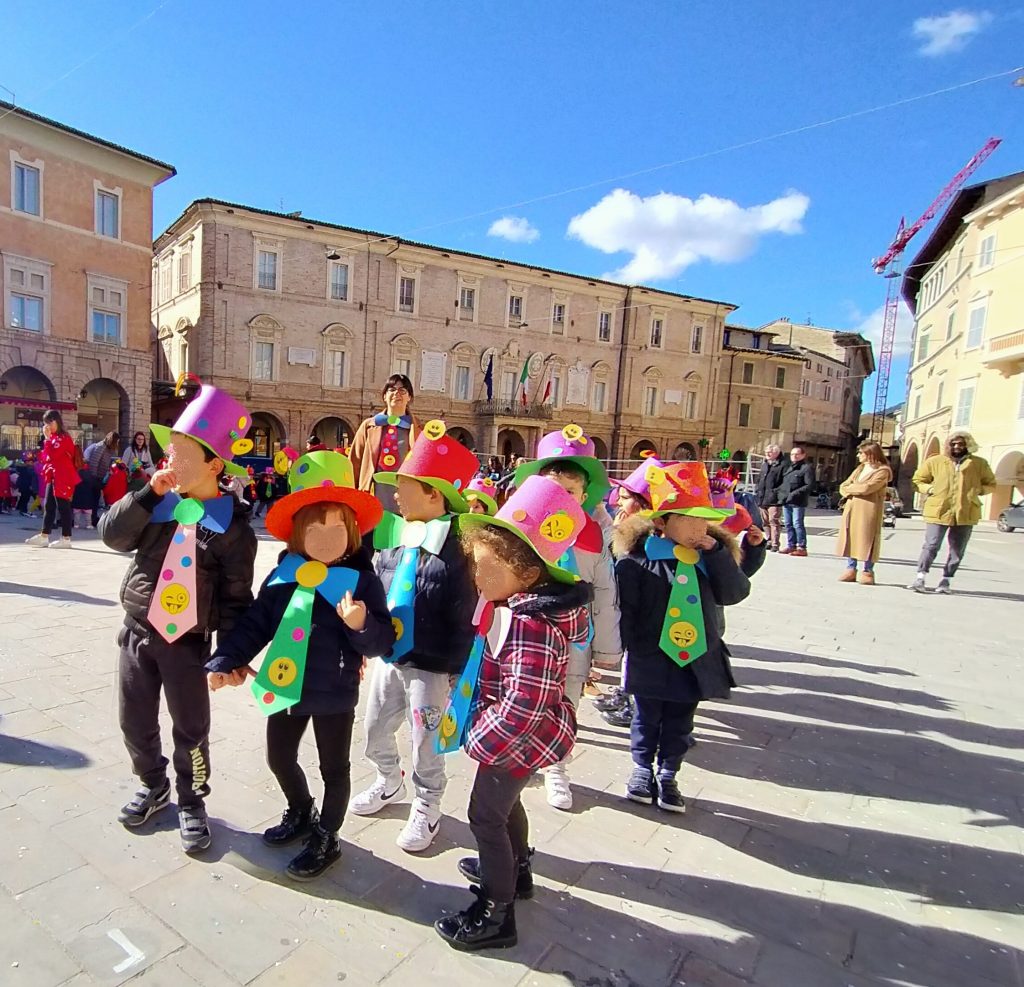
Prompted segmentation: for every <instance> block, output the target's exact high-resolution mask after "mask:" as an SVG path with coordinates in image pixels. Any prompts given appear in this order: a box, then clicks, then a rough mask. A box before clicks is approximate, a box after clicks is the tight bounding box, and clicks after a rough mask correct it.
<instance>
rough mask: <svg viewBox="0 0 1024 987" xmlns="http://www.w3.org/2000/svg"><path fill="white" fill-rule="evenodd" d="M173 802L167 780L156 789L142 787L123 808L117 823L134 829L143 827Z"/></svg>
mask: <svg viewBox="0 0 1024 987" xmlns="http://www.w3.org/2000/svg"><path fill="white" fill-rule="evenodd" d="M170 802H171V783H170V781H168V780H167V779H166V778H165V779H164V781H163V784H162V785H158V786H157V787H156V788H147V787H146V786H145V785H143V786H142V788H140V789H139V790H138V791H137V792H136V793H135V794H134V795H133V796H132V799H131V801H130V802H128V803H127V804H126V805H123V806H121V811H120V812H119V813H118V814H117V821H118V822H119V823H120V824H121V825H122V826H127V827H128V828H129V829H134V828H135V827H136V826H141V825H142V824H143V823H144V822H145V821H146V820H147V819H148V818H149V817H150V816H151V815H153V813H154V812H159V811H160V810H161V809H165V808H166V807H167V806H168V805H170Z"/></svg>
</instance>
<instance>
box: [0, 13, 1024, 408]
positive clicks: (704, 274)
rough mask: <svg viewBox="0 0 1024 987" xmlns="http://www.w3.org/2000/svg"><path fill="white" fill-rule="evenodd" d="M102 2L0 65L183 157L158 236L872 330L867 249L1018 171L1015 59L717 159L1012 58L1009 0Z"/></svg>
mask: <svg viewBox="0 0 1024 987" xmlns="http://www.w3.org/2000/svg"><path fill="white" fill-rule="evenodd" d="M103 9H104V16H103V17H102V18H100V17H98V16H97V14H96V8H95V7H94V6H93V5H91V4H79V3H72V2H62V3H52V2H45V0H39V2H37V3H35V4H33V5H32V16H28V17H22V18H20V19H8V21H7V23H6V24H5V31H6V33H7V37H6V38H5V43H4V54H5V57H4V60H3V62H2V63H0V85H2V86H4V87H6V88H7V89H9V90H13V91H14V93H15V95H16V97H17V101H18V102H19V103H21V104H22V105H25V106H27V107H28V108H30V109H32V110H35V111H36V112H39V113H43V114H45V115H48V116H52V117H55V118H57V119H59V120H61V121H64V122H66V123H69V124H71V125H73V126H77V127H80V128H82V129H84V130H87V131H90V132H93V133H96V134H99V135H101V136H103V137H106V138H108V139H110V140H114V141H117V142H119V143H123V144H125V145H127V146H129V147H132V148H134V149H136V150H139V151H142V152H144V153H147V154H151V155H153V156H155V157H158V158H162V159H164V160H167V161H170V162H171V163H172V164H174V165H175V166H176V167H177V169H178V176H177V177H176V178H174V179H172V180H171V181H169V182H167V183H165V184H164V185H163V186H162V187H161V188H159V189H158V190H157V193H156V203H155V212H156V215H155V229H156V231H157V232H159V231H160V230H162V229H163V228H164V227H165V226H166V225H167V224H168V223H169V222H171V221H172V220H173V219H174V218H175V217H176V216H177V215H178V214H179V213H180V211H181V210H182V209H183V208H184V207H185V206H186V205H187V204H188V202H190V201H191V200H192V199H194V198H201V197H204V196H213V197H218V198H224V199H231V200H235V201H239V202H242V203H246V204H249V205H253V206H258V207H262V208H267V209H283V210H284V211H291V210H295V209H301V210H302V211H303V213H304V214H305V215H307V216H311V217H314V218H317V219H324V220H329V221H334V222H339V223H343V224H348V225H352V226H359V227H366V228H370V229H376V230H381V231H384V232H388V233H395V234H399V235H404V236H406V237H409V238H413V239H419V240H424V241H426V242H432V243H438V244H443V245H448V246H451V247H453V248H456V249H462V250H469V251H473V252H480V253H487V254H496V255H499V256H504V257H509V258H512V259H515V260H519V261H523V262H525V263H532V264H538V265H543V266H547V267H555V268H561V269H565V270H569V271H575V272H579V273H585V274H590V275H605V274H613V273H615V274H617V276H619V277H624V278H631V277H634V276H635V277H636V278H637V279H638V280H643V281H646V282H649V283H652V284H656V285H657V286H659V287H663V288H666V289H669V290H673V291H680V292H684V293H689V294H694V295H699V296H702V297H708V298H716V299H722V300H725V301H730V302H734V303H737V304H739V305H740V309H739V311H738V312H737V313H736V316H735V319H736V321H739V322H743V323H746V324H754V325H757V324H761V323H763V322H767V321H769V320H771V319H774V318H776V317H778V316H789V317H791V318H792V319H794V320H804V319H806V318H808V317H810V319H811V320H813V321H814V322H815V323H816V324H818V325H827V326H831V327H835V328H863V329H867V330H871V329H873V328H874V327H875V325H876V323H877V322H878V312H879V309H880V307H881V305H882V303H883V301H884V290H885V285H884V282H883V281H882V279H881V278H879V277H877V276H876V275H875V274H873V273H872V270H871V267H870V259H871V258H872V257H874V256H876V255H878V254H880V253H882V252H883V250H884V249H885V247H886V246H887V244H888V242H889V240H890V238H891V236H892V234H893V232H894V230H895V227H896V224H897V222H898V221H899V218H900V216H901V215H904V214H906V215H907V218H908V221H909V220H911V219H913V218H916V216H917V215H918V214H919V213H920V212H921V211H923V209H924V208H925V207H926V206H927V205H928V204H929V203H930V202H931V200H932V198H933V197H934V195H935V194H936V193H937V192H938V191H939V189H940V188H941V187H942V186H943V185H944V184H945V182H946V181H947V180H948V178H949V177H951V176H952V175H953V174H954V173H955V172H956V171H958V170H959V168H960V167H961V166H962V165H963V164H964V163H965V162H966V160H967V159H968V158H969V157H970V156H971V155H972V154H973V153H974V151H975V150H976V149H977V148H978V147H980V146H981V144H982V143H983V142H984V141H985V140H986V139H987V138H988V137H989V136H991V135H997V136H1000V137H1003V138H1004V143H1003V145H1002V147H1000V149H999V150H998V151H997V152H996V154H995V155H994V156H993V157H992V158H991V159H990V160H989V162H988V163H987V164H986V165H984V166H983V168H982V170H980V171H979V172H978V173H977V175H976V176H975V179H974V180H978V179H983V178H986V177H995V176H998V175H1001V174H1007V173H1010V172H1014V171H1020V170H1024V144H1022V141H1024V89H1022V88H1014V87H1013V85H1012V83H1013V81H1014V79H1015V78H1016V75H1006V76H1003V77H1002V78H998V79H995V80H992V81H988V82H982V83H979V84H977V85H972V86H967V87H964V88H959V89H957V90H955V91H953V92H950V93H946V94H944V95H937V96H933V97H930V98H927V99H921V100H917V101H914V102H911V103H908V104H906V105H903V106H899V107H893V108H890V109H884V110H880V111H879V112H876V113H871V114H867V115H863V116H859V117H856V118H854V119H849V120H845V121H841V122H837V123H834V124H830V125H826V126H820V127H815V128H813V129H809V130H806V131H804V132H802V133H798V134H793V135H790V136H786V137H780V138H778V139H772V140H766V141H760V142H756V143H752V144H750V146H747V147H743V148H740V149H735V150H728V151H724V152H723V153H709V152H715V151H718V150H719V149H722V148H730V147H732V146H734V145H737V144H745V143H747V142H752V141H758V139H759V138H762V137H766V136H769V135H773V134H776V133H779V132H784V131H790V130H793V129H796V128H800V127H805V126H807V125H811V124H817V123H819V122H823V121H829V120H833V119H835V118H837V117H844V116H847V115H848V114H851V113H854V112H856V111H859V110H865V109H870V108H873V107H879V106H884V105H886V104H890V103H893V102H895V101H897V100H901V99H905V98H907V97H914V96H919V95H922V94H926V93H931V92H934V91H935V90H940V89H945V88H947V87H953V86H958V85H960V84H962V83H966V82H970V81H971V80H975V79H979V78H981V77H984V76H988V75H992V74H995V73H1000V72H1005V71H1007V70H1010V69H1013V68H1014V66H1016V65H1019V64H1020V63H1021V62H1022V61H1024V45H1022V44H1021V42H1022V40H1024V6H1021V5H1018V4H1014V3H1004V2H980V3H974V2H973V0H969V2H967V3H965V4H964V5H956V4H954V3H950V2H948V0H936V2H916V0H903V2H901V3H899V4H869V3H866V2H849V3H838V2H832V3H821V2H820V0H816V2H809V0H790V2H788V3H786V4H779V3H776V2H767V0H763V2H754V0H751V2H747V3H722V2H721V0H689V2H686V3H682V2H670V0H664V2H661V3H643V2H641V3H635V4H622V3H612V2H605V0H600V2H593V0H591V2H587V3H582V2H565V3H552V2H550V0H546V2H534V0H531V2H507V3H500V4H499V3H496V2H495V3H488V2H480V3H469V2H466V0H462V2H434V3H422V2H410V0H393V2H391V3H388V4H370V3H361V4H359V3H342V2H320V0H302V2H300V3H293V4H292V5H290V6H287V5H281V4H280V3H269V2H265V0H249V2H247V3H244V4H243V3H239V2H224V3H218V4H209V3H204V2H200V0H135V2H131V3H129V2H123V0H111V2H109V3H106V4H104V5H103ZM150 13H151V14H152V16H147V15H148V14H150ZM2 95H3V97H4V98H9V93H6V92H2ZM668 162H681V163H677V164H674V165H672V166H670V167H664V168H657V166H659V165H662V164H665V163H668ZM652 168H657V170H647V169H652ZM627 175H632V177H622V176H627ZM572 189H576V191H568V190H572ZM616 190H621V191H616ZM702 197H705V198H702ZM520 203H522V204H520ZM501 220H505V221H504V222H500V221H501ZM496 222H498V225H497V227H496V228H495V230H494V231H493V232H492V234H490V235H489V232H488V231H489V230H491V228H492V225H493V224H495V223H496ZM498 233H503V234H504V236H499V235H496V234H498ZM926 235H927V232H926V233H924V234H922V235H921V237H920V240H919V241H917V242H916V243H915V244H914V245H912V247H911V252H912V251H913V249H915V247H916V246H919V245H920V243H921V242H923V240H924V237H925V236H926ZM872 317H874V320H873V321H872ZM902 335H903V338H902V340H901V342H902V343H903V344H904V349H905V344H906V342H907V338H906V337H907V335H908V334H907V332H905V331H904V333H903V334H902ZM905 367H906V361H905V359H899V358H898V359H897V361H895V363H894V370H893V378H892V384H891V386H890V397H893V396H895V397H900V396H901V395H902V391H903V374H904V372H905ZM872 394H873V388H872V387H871V385H870V384H869V386H868V388H867V389H866V391H865V398H866V403H867V404H870V402H871V399H872Z"/></svg>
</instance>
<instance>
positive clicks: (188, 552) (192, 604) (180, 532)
mask: <svg viewBox="0 0 1024 987" xmlns="http://www.w3.org/2000/svg"><path fill="white" fill-rule="evenodd" d="M233 510H234V498H233V497H216V498H214V499H213V500H207V501H202V500H196V499H195V498H194V497H188V498H186V499H182V498H181V497H179V496H178V495H177V494H174V493H169V494H165V495H164V497H163V500H161V502H160V503H159V504H158V505H157V506H156V509H155V510H154V511H153V515H152V518H151V521H150V523H152V524H165V523H166V522H168V521H177V522H178V527H177V528H176V529H175V532H174V534H173V535H172V536H171V543H170V545H169V546H168V547H167V554H166V555H165V556H164V561H163V565H161V566H160V573H159V575H158V576H157V581H156V588H155V589H154V591H153V599H152V602H151V603H150V604H149V611H148V613H147V614H146V617H147V619H148V620H149V623H150V626H151V627H153V628H154V630H156V632H157V633H158V634H159V635H160V636H161V637H162V638H163V639H164V640H165V641H168V642H171V643H173V642H174V641H177V640H178V638H179V637H181V636H182V635H183V634H187V633H188V632H189V631H191V630H193V629H194V628H195V627H196V625H197V624H198V623H199V606H198V602H197V600H196V568H197V566H198V559H197V556H196V549H197V547H198V541H197V537H196V526H197V525H199V526H201V527H203V528H205V529H206V530H207V531H210V532H212V533H213V534H220V535H222V534H224V532H225V531H226V530H227V526H228V525H229V524H230V523H231V515H232V513H233Z"/></svg>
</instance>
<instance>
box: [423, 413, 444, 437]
mask: <svg viewBox="0 0 1024 987" xmlns="http://www.w3.org/2000/svg"><path fill="white" fill-rule="evenodd" d="M447 431H448V429H446V428H445V425H444V422H443V421H441V420H440V419H439V418H433V419H431V420H430V421H429V422H427V424H426V425H424V426H423V434H424V435H425V436H426V437H427V438H428V439H430V440H431V441H432V442H436V441H437V440H438V439H440V438H442V437H443V436H444V434H445V432H447Z"/></svg>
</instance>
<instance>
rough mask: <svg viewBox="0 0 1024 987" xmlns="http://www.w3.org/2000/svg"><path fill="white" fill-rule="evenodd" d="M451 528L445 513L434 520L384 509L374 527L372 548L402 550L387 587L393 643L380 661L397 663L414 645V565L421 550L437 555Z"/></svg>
mask: <svg viewBox="0 0 1024 987" xmlns="http://www.w3.org/2000/svg"><path fill="white" fill-rule="evenodd" d="M450 529H451V518H450V517H448V516H445V517H441V518H436V519H435V520H433V521H406V520H405V519H404V518H401V517H399V516H398V515H397V514H391V513H390V512H387V513H385V514H384V519H383V520H382V521H381V523H380V524H379V525H378V526H377V528H376V529H375V530H374V533H373V545H374V548H398V547H400V546H401V547H402V549H403V551H402V558H401V559H400V560H399V562H398V568H397V569H396V570H395V576H394V578H393V579H392V580H391V587H390V589H389V590H388V610H390V611H391V623H392V624H393V625H394V628H395V643H394V646H393V647H392V649H391V651H390V652H389V653H388V654H386V655H381V660H382V661H386V662H388V663H391V662H396V661H398V660H399V659H400V658H403V657H404V656H405V655H407V654H408V653H409V652H410V651H412V649H413V647H415V644H416V640H415V634H414V624H415V622H414V617H415V604H416V567H417V565H418V564H419V559H420V550H421V549H423V550H425V551H427V552H430V553H431V555H437V554H438V553H439V552H440V551H441V548H442V547H443V545H444V542H445V539H446V538H447V537H448V532H449V530H450Z"/></svg>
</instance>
